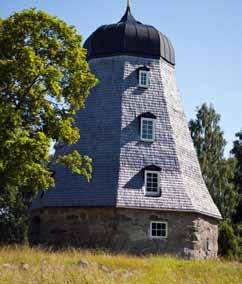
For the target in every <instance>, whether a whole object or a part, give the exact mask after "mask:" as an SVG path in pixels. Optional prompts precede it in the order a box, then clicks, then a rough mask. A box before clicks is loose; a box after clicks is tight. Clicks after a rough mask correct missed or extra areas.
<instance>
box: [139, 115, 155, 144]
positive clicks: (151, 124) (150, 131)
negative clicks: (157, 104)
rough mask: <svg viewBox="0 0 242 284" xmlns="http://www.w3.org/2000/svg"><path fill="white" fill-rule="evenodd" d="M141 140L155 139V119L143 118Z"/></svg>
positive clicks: (149, 140) (151, 140)
mask: <svg viewBox="0 0 242 284" xmlns="http://www.w3.org/2000/svg"><path fill="white" fill-rule="evenodd" d="M140 132H141V140H142V141H147V142H153V141H154V140H155V119H153V118H144V117H143V118H141V131H140Z"/></svg>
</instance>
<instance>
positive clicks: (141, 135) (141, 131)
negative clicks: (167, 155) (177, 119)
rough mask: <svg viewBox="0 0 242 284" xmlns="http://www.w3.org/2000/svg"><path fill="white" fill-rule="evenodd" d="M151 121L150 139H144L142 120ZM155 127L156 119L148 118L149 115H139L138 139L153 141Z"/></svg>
mask: <svg viewBox="0 0 242 284" xmlns="http://www.w3.org/2000/svg"><path fill="white" fill-rule="evenodd" d="M145 120H146V121H152V125H153V127H152V139H146V138H143V121H145ZM155 129H156V119H155V118H149V117H141V123H140V140H141V141H144V142H154V141H155Z"/></svg>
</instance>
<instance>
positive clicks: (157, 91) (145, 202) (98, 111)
mask: <svg viewBox="0 0 242 284" xmlns="http://www.w3.org/2000/svg"><path fill="white" fill-rule="evenodd" d="M141 66H148V67H149V68H150V87H149V88H148V89H143V88H139V87H138V73H137V69H138V68H139V67H141ZM90 67H91V70H92V72H93V73H95V74H96V76H97V77H98V78H99V79H100V84H99V85H98V86H97V87H96V88H95V89H93V90H92V94H91V95H90V97H89V98H88V100H87V103H86V108H85V109H84V110H82V111H81V112H80V113H79V114H78V116H77V123H78V126H79V127H80V129H81V139H80V143H78V144H77V145H75V147H74V148H77V149H78V150H80V151H81V153H83V154H88V155H90V156H91V157H92V158H93V170H94V171H93V179H92V180H91V182H90V183H87V182H86V181H85V180H84V179H83V178H82V177H79V176H76V175H73V174H71V173H70V172H69V171H68V170H66V169H64V168H62V167H59V168H57V169H56V188H55V189H50V190H48V191H47V192H46V193H45V194H44V196H43V198H42V199H40V198H38V199H37V200H36V201H35V202H34V203H33V206H32V208H40V207H90V206H113V207H126V208H140V209H156V210H175V211H191V212H199V213H202V214H205V215H210V216H213V217H216V218H220V217H221V216H220V213H219V211H218V209H217V208H216V206H215V204H214V203H213V201H212V199H211V197H210V195H209V193H208V190H207V188H206V186H205V184H204V182H203V179H202V175H201V172H200V167H199V163H198V160H197V157H196V152H195V149H194V147H193V145H192V140H191V137H190V133H189V129H188V126H187V122H186V119H185V116H184V112H183V110H182V106H181V101H180V96H179V93H178V91H177V87H176V82H175V77H174V68H173V67H172V66H171V65H169V64H168V63H167V62H165V61H164V60H162V59H160V60H158V59H148V58H142V57H133V56H113V57H106V58H99V59H92V60H90ZM145 112H151V113H153V114H154V115H155V116H156V117H157V123H156V140H155V142H153V143H147V142H141V141H140V133H139V119H138V116H139V115H140V114H142V113H145ZM58 151H60V152H63V151H68V149H65V148H64V147H63V148H61V149H59V150H58ZM149 165H156V166H159V167H160V168H161V173H160V178H161V196H160V197H147V196H145V195H144V177H143V171H142V169H143V168H144V167H145V166H149Z"/></svg>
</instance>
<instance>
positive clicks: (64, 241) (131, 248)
mask: <svg viewBox="0 0 242 284" xmlns="http://www.w3.org/2000/svg"><path fill="white" fill-rule="evenodd" d="M150 221H166V222H168V237H167V239H159V240H154V239H150V235H149V228H150ZM217 239H218V224H217V220H216V219H214V218H210V217H207V216H203V215H199V214H196V213H182V212H166V211H151V210H150V211H149V210H136V209H121V208H116V209H115V208H48V209H47V208H46V209H41V210H37V211H32V212H31V224H30V242H31V243H32V244H45V245H51V246H53V245H54V246H57V247H59V246H76V247H84V248H105V249H111V250H113V251H126V252H128V253H139V254H145V253H158V254H160V253H167V254H173V255H177V256H181V257H189V258H196V259H205V258H214V257H216V256H217V250H218V245H217Z"/></svg>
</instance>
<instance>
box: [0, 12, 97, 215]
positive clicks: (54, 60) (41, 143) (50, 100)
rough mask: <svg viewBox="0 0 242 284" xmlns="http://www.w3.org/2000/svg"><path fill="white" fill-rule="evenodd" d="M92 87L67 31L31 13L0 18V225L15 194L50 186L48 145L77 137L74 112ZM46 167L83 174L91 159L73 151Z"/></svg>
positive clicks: (82, 55)
mask: <svg viewBox="0 0 242 284" xmlns="http://www.w3.org/2000/svg"><path fill="white" fill-rule="evenodd" d="M95 83H96V79H95V77H94V76H93V75H92V74H91V73H90V70H89V67H88V64H87V62H86V52H85V50H84V49H83V48H82V38H81V36H80V35H78V34H77V32H76V30H75V28H74V27H71V26H69V25H67V24H66V23H65V22H63V21H61V20H60V19H58V18H57V17H53V16H50V15H48V14H47V13H45V12H43V11H36V10H35V9H31V10H24V11H22V12H19V13H15V14H14V15H12V16H10V17H9V18H7V19H6V20H1V21H0V180H1V185H0V208H4V209H2V210H4V213H1V214H0V217H1V220H3V216H5V215H6V212H9V210H10V207H11V204H13V203H14V202H16V200H17V199H18V198H20V199H22V198H23V195H25V194H23V195H22V194H20V193H21V192H22V190H23V189H25V191H26V190H27V189H28V190H29V191H30V192H31V194H30V196H31V197H32V196H33V195H35V193H36V192H38V191H39V190H40V189H46V188H48V187H49V186H53V185H54V179H53V176H52V172H51V170H50V169H49V167H48V163H49V161H50V154H49V150H50V145H51V143H52V142H53V141H55V142H57V143H65V144H68V145H71V144H74V143H76V142H77V141H78V140H79V138H80V135H79V129H78V128H77V127H75V114H76V112H77V111H79V110H80V109H82V108H83V107H84V106H85V99H86V98H87V96H88V94H89V91H90V89H91V88H92V87H93V86H94V85H95ZM53 162H58V163H63V164H65V165H67V166H68V167H69V168H70V169H71V170H72V171H73V172H74V173H76V174H82V175H84V176H85V177H86V178H87V179H90V177H91V159H90V158H89V157H87V156H85V155H81V154H80V153H78V152H77V151H75V152H70V153H68V154H66V155H65V156H59V157H57V156H56V159H55V161H53ZM28 190H27V191H28ZM20 196H22V197H20ZM25 198H26V197H25ZM4 214H5V215H4ZM9 214H10V213H9ZM10 215H11V214H10ZM10 215H9V216H10Z"/></svg>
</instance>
